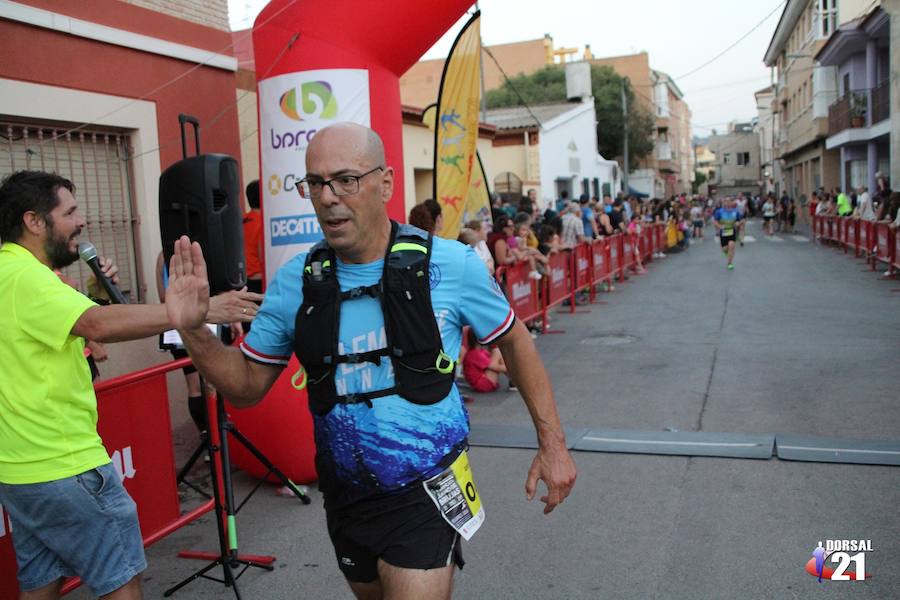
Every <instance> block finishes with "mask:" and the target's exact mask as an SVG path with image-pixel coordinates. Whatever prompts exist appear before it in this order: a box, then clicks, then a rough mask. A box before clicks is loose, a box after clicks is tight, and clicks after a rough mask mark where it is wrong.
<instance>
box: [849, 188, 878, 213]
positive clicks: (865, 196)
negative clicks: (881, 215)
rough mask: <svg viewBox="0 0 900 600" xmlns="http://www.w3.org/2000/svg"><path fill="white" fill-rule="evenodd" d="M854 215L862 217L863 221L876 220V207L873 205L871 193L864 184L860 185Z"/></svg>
mask: <svg viewBox="0 0 900 600" xmlns="http://www.w3.org/2000/svg"><path fill="white" fill-rule="evenodd" d="M853 216H854V217H857V218H859V219H862V220H863V221H874V220H875V209H874V208H873V207H872V196H870V195H869V190H868V188H866V186H864V185H863V186H860V187H859V194H858V196H857V202H856V210H854V211H853Z"/></svg>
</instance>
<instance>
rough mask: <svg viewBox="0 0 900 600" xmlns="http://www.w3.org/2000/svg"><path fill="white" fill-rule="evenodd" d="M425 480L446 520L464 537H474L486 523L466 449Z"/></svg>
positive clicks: (424, 482) (433, 499)
mask: <svg viewBox="0 0 900 600" xmlns="http://www.w3.org/2000/svg"><path fill="white" fill-rule="evenodd" d="M422 484H423V485H424V486H425V491H426V492H427V493H428V495H429V496H430V497H431V499H432V501H434V504H435V506H437V507H438V510H439V511H441V516H442V517H444V520H445V521H447V523H449V524H450V526H451V527H453V529H455V530H456V531H458V532H459V534H460V535H461V536H462V537H463V539H464V540H466V541H468V540H469V539H471V537H472V536H473V535H475V532H476V531H478V528H479V527H481V524H482V523H484V507H483V506H482V505H481V496H479V495H478V491H477V490H476V489H475V480H474V479H473V478H472V469H471V468H470V467H469V455H468V453H467V452H465V451H464V452H462V453H461V454H460V455H459V456H458V457H457V458H456V460H455V461H453V464H452V465H450V466H449V467H448V468H447V469H446V470H444V471H443V472H442V473H440V474H438V475H435V476H434V477H432V478H431V479H428V480H426V481H423V482H422Z"/></svg>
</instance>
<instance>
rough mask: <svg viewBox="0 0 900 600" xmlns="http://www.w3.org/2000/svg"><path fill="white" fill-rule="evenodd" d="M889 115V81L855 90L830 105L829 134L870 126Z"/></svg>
mask: <svg viewBox="0 0 900 600" xmlns="http://www.w3.org/2000/svg"><path fill="white" fill-rule="evenodd" d="M870 103H871V115H870ZM870 116H871V119H870V118H869V117H870ZM889 117H890V85H889V82H885V83H882V84H881V85H879V86H878V87H876V88H873V89H870V90H853V91H851V92H847V93H846V94H844V95H843V96H841V97H840V98H838V99H837V100H836V101H835V102H833V103H832V104H831V106H829V107H828V135H834V134H836V133H840V132H841V131H844V130H845V129H850V128H851V127H868V126H870V125H874V124H875V123H879V122H881V121H883V120H885V119H887V118H889Z"/></svg>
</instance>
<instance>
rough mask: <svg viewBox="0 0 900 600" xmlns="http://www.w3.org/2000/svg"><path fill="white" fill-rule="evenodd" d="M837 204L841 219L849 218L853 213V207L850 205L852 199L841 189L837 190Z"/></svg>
mask: <svg viewBox="0 0 900 600" xmlns="http://www.w3.org/2000/svg"><path fill="white" fill-rule="evenodd" d="M834 191H835V194H836V198H835V201H836V202H837V214H838V216H839V217H848V216H850V213H852V212H853V207H852V206H851V205H850V198H848V197H847V194H845V193H844V192H843V191H842V190H841V189H840V188H835V190H834Z"/></svg>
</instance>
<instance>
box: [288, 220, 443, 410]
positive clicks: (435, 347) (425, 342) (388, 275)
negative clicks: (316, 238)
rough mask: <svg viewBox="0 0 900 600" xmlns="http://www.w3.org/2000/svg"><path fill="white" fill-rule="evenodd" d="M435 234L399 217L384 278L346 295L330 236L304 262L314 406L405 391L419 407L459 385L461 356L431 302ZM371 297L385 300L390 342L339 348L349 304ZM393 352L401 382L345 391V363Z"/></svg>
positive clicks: (304, 344)
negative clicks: (341, 369)
mask: <svg viewBox="0 0 900 600" xmlns="http://www.w3.org/2000/svg"><path fill="white" fill-rule="evenodd" d="M430 259H431V234H428V233H426V232H424V231H422V230H421V229H418V228H416V227H412V226H410V225H398V224H397V223H395V222H393V221H391V238H390V241H389V242H388V249H387V253H386V254H385V257H384V271H383V272H382V275H381V281H379V282H378V283H376V284H375V285H370V286H363V287H358V288H353V289H351V290H347V291H346V292H342V291H341V288H340V284H339V282H338V278H337V259H336V256H335V253H334V250H333V249H332V248H330V247H329V246H328V244H327V242H326V241H325V240H322V241H320V242H319V243H318V244H316V245H315V246H313V248H312V249H311V250H310V251H309V254H307V256H306V264H305V265H304V267H303V304H302V305H301V306H300V309H299V310H298V311H297V317H296V321H295V332H294V353H295V354H296V355H297V358H298V360H299V361H300V364H301V365H302V366H303V368H304V369H305V371H306V378H307V380H306V385H307V389H308V393H309V407H310V410H312V412H313V413H315V414H317V415H320V416H321V415H325V414H328V412H329V411H330V410H331V409H332V408H333V407H334V405H335V404H338V403H345V404H354V403H357V402H365V403H366V404H367V405H369V407H371V406H372V400H373V399H374V398H379V397H382V396H389V395H392V394H398V395H399V396H401V397H403V398H404V399H406V400H408V401H410V402H413V403H415V404H434V403H436V402H439V401H440V400H442V399H443V398H444V397H446V396H447V394H449V393H450V389H451V388H452V386H453V375H454V366H455V364H454V361H453V359H451V358H450V357H449V356H447V354H446V353H445V352H444V350H443V342H442V341H441V332H440V330H439V328H438V324H437V321H436V320H435V318H434V310H433V309H432V306H431V286H430V284H429V274H428V268H429V265H430ZM363 296H371V297H372V298H376V299H378V301H379V302H380V303H381V312H382V314H383V315H384V327H385V333H386V334H387V347H386V348H381V349H378V350H371V351H369V352H360V353H357V354H339V353H338V334H339V331H340V322H341V304H342V303H343V302H345V301H353V300H355V299H357V298H361V297H363ZM384 357H390V359H391V364H392V365H393V369H394V386H393V387H390V388H386V389H382V390H373V391H369V392H363V393H358V394H346V395H338V393H337V388H336V386H335V380H334V378H335V372H336V369H337V368H338V365H340V364H341V363H351V364H356V363H361V362H370V363H374V364H376V365H380V364H381V361H382V359H383V358H384Z"/></svg>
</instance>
